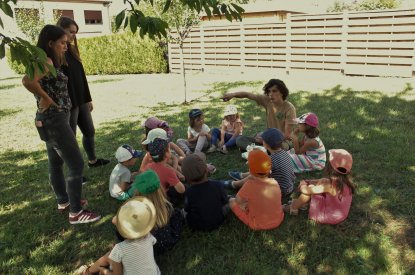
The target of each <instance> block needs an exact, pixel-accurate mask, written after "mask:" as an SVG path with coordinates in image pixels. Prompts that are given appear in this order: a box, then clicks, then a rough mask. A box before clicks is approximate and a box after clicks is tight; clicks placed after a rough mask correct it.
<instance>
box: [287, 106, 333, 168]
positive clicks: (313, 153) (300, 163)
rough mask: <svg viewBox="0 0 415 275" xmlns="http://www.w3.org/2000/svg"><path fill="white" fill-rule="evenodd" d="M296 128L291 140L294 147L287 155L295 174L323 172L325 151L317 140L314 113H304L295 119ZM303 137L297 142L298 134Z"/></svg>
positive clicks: (321, 143)
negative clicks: (301, 134)
mask: <svg viewBox="0 0 415 275" xmlns="http://www.w3.org/2000/svg"><path fill="white" fill-rule="evenodd" d="M296 121H297V123H299V124H298V127H297V128H296V129H295V130H294V131H293V133H292V135H291V138H292V142H293V145H294V148H292V149H291V150H290V151H289V152H288V154H289V155H290V157H291V162H292V163H293V166H294V172H295V173H302V172H308V171H316V170H323V169H324V167H325V165H326V149H325V147H324V144H323V142H322V141H321V139H320V138H319V136H318V135H319V133H320V130H319V129H318V117H317V115H316V114H314V113H306V114H303V115H302V116H300V117H299V118H297V119H296ZM300 132H301V133H303V134H304V136H303V138H302V139H301V141H299V138H298V135H299V133H300Z"/></svg>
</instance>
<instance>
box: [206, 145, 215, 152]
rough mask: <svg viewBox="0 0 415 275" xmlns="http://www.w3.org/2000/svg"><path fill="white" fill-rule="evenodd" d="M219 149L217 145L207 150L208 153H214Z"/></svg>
mask: <svg viewBox="0 0 415 275" xmlns="http://www.w3.org/2000/svg"><path fill="white" fill-rule="evenodd" d="M216 149H217V147H216V145H214V144H212V145H210V147H209V149H208V150H207V152H208V153H213V152H215V151H216Z"/></svg>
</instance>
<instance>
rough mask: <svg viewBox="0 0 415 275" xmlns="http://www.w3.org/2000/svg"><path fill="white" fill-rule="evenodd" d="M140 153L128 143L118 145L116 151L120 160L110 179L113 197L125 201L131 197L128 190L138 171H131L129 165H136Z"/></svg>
mask: <svg viewBox="0 0 415 275" xmlns="http://www.w3.org/2000/svg"><path fill="white" fill-rule="evenodd" d="M140 155H141V152H139V151H136V150H134V148H133V147H131V146H130V145H128V144H124V145H122V146H120V147H118V149H117V151H116V152H115V158H116V159H117V160H118V164H117V165H115V167H114V169H113V170H112V172H111V176H110V180H109V191H110V195H111V197H113V198H116V199H117V200H120V201H125V200H127V199H129V198H130V196H129V195H128V193H127V190H128V189H129V188H130V186H131V181H132V178H133V177H134V176H135V175H137V174H138V173H137V172H134V173H131V171H130V169H129V168H128V167H132V166H134V165H135V163H136V160H137V158H138V157H139V156H140Z"/></svg>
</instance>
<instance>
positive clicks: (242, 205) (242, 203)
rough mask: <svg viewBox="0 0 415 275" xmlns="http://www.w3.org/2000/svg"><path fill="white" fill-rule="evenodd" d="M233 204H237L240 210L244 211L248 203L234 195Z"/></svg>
mask: <svg viewBox="0 0 415 275" xmlns="http://www.w3.org/2000/svg"><path fill="white" fill-rule="evenodd" d="M235 202H236V204H238V206H239V207H240V208H241V209H242V210H246V208H247V207H248V201H247V200H246V199H244V198H241V197H240V196H238V195H236V197H235Z"/></svg>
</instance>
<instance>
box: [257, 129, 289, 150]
mask: <svg viewBox="0 0 415 275" xmlns="http://www.w3.org/2000/svg"><path fill="white" fill-rule="evenodd" d="M261 137H262V139H263V140H264V141H265V143H266V144H268V145H269V146H270V147H271V148H278V147H281V143H282V141H283V140H284V135H283V133H282V132H281V131H280V130H279V129H277V128H268V129H266V130H265V131H264V132H263V133H262V135H261Z"/></svg>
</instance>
